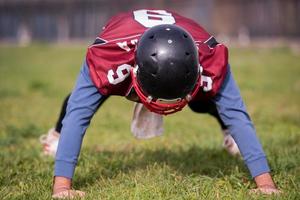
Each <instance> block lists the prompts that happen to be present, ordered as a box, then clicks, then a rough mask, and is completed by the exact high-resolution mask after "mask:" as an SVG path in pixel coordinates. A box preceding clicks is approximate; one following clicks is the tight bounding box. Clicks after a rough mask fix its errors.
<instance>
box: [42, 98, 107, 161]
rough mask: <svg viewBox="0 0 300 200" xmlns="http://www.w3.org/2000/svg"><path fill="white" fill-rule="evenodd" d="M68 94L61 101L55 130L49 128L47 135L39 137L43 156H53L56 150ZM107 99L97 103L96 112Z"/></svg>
mask: <svg viewBox="0 0 300 200" xmlns="http://www.w3.org/2000/svg"><path fill="white" fill-rule="evenodd" d="M70 95H71V94H69V95H68V96H67V97H66V98H65V99H64V101H63V104H62V107H61V110H60V113H59V117H58V119H57V122H56V125H55V128H51V129H49V130H48V133H47V134H44V135H41V137H40V142H41V143H42V145H43V154H44V155H50V156H55V154H56V150H57V145H58V140H59V134H60V131H61V129H62V126H63V125H62V121H63V119H64V117H65V115H66V109H67V105H68V101H69V98H70ZM107 98H108V97H104V98H102V99H101V102H100V103H99V105H98V107H97V110H98V109H99V107H100V106H101V105H102V104H103V103H104V102H105V100H106V99H107Z"/></svg>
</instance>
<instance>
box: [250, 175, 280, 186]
mask: <svg viewBox="0 0 300 200" xmlns="http://www.w3.org/2000/svg"><path fill="white" fill-rule="evenodd" d="M254 180H255V183H256V186H257V188H272V189H276V185H275V183H274V181H273V179H272V177H271V175H270V173H264V174H261V175H258V176H256V177H255V178H254Z"/></svg>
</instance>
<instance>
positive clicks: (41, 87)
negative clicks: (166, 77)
mask: <svg viewBox="0 0 300 200" xmlns="http://www.w3.org/2000/svg"><path fill="white" fill-rule="evenodd" d="M140 8H156V9H168V10H174V11H176V12H177V13H179V14H181V15H184V16H187V17H190V18H192V19H194V20H195V21H196V22H198V23H200V24H201V25H202V26H203V27H204V28H205V29H206V30H207V31H209V32H210V33H211V34H213V35H214V36H215V37H216V38H217V40H218V41H219V42H223V43H225V44H226V45H227V46H229V47H230V56H229V60H230V64H231V69H232V72H233V74H234V77H235V80H236V82H237V83H238V85H239V87H240V89H241V93H242V96H243V98H244V101H245V104H246V105H247V109H248V112H249V114H250V116H251V118H252V120H253V122H254V124H255V127H256V130H257V134H258V136H259V138H260V140H261V143H262V145H263V147H264V149H265V152H266V155H267V156H268V161H269V163H270V166H271V168H272V174H273V175H274V180H275V182H276V184H277V185H278V187H279V188H280V189H282V191H283V194H282V196H280V197H276V196H274V198H271V199H278V198H280V199H293V200H295V199H300V194H299V191H300V112H299V111H300V62H299V61H300V0H218V1H217V0H152V1H150V0H149V1H146V0H0V149H1V151H0V200H6V199H8V200H11V199H52V198H51V188H52V186H51V184H52V180H53V177H52V175H53V159H52V158H45V157H43V156H42V154H41V152H42V145H41V144H40V142H39V140H38V139H39V137H40V136H41V135H42V134H44V133H47V131H48V130H49V129H50V128H51V127H53V126H54V125H55V122H56V120H57V118H58V114H59V111H60V108H61V104H62V101H63V99H64V98H65V96H66V95H67V94H68V93H69V92H70V91H72V88H73V87H74V82H75V80H76V77H77V75H78V72H79V69H80V67H81V64H82V62H83V60H84V58H85V53H86V48H87V46H88V45H89V44H91V43H92V42H93V41H94V39H95V37H96V36H97V35H98V34H99V32H100V31H101V29H102V26H103V25H104V24H105V23H106V22H107V20H108V19H109V18H110V17H111V16H113V15H115V14H117V13H119V12H123V11H129V10H134V9H140ZM132 106H133V103H132V102H130V101H126V100H125V99H124V98H118V97H110V99H109V100H108V101H107V102H105V103H104V105H103V107H102V106H101V110H100V111H99V112H97V113H96V115H95V116H94V117H93V122H92V123H91V125H90V127H89V129H88V131H87V134H86V136H85V139H84V143H83V148H82V151H81V156H80V159H79V165H78V167H77V169H76V177H75V179H74V181H75V182H74V188H76V189H80V190H83V191H87V193H88V197H87V198H86V199H92V200H94V199H99V198H101V199H141V200H145V199H146V200H147V199H149V200H152V199H212V200H216V199H249V198H251V197H249V192H248V191H249V189H251V188H254V187H255V186H254V183H253V182H252V180H251V178H250V177H249V173H248V171H247V169H246V168H245V166H244V164H243V162H242V160H241V159H239V158H232V157H230V156H229V154H227V153H226V152H225V151H224V150H223V148H222V142H223V137H222V134H220V128H219V126H218V124H217V122H216V120H215V119H213V118H212V117H208V116H207V115H199V114H196V113H193V112H192V111H191V110H190V109H188V108H185V109H183V111H182V112H179V113H177V114H176V115H171V116H168V117H166V118H165V124H164V129H165V133H164V136H163V137H157V138H153V139H152V140H146V141H138V140H136V139H135V138H134V137H133V136H132V134H131V133H130V123H131V115H132ZM251 199H257V198H251ZM259 199H270V198H269V197H266V198H264V197H261V198H259Z"/></svg>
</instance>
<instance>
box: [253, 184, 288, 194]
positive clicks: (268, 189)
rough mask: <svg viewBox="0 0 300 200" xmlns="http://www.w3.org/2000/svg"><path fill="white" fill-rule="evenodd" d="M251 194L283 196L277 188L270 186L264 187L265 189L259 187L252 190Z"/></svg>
mask: <svg viewBox="0 0 300 200" xmlns="http://www.w3.org/2000/svg"><path fill="white" fill-rule="evenodd" d="M250 193H251V194H267V195H272V194H281V193H282V192H281V191H280V190H279V189H277V188H275V187H270V186H264V187H259V188H256V189H252V190H250Z"/></svg>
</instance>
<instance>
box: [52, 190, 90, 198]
mask: <svg viewBox="0 0 300 200" xmlns="http://www.w3.org/2000/svg"><path fill="white" fill-rule="evenodd" d="M84 196H85V192H83V191H80V190H63V191H60V192H57V193H55V194H53V195H52V198H55V199H73V198H78V197H84Z"/></svg>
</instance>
